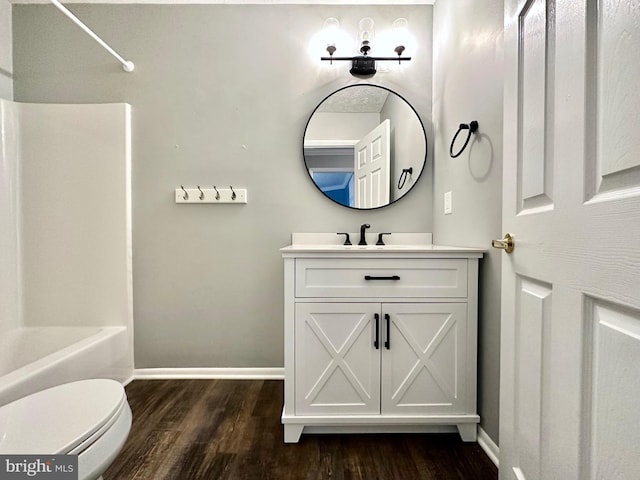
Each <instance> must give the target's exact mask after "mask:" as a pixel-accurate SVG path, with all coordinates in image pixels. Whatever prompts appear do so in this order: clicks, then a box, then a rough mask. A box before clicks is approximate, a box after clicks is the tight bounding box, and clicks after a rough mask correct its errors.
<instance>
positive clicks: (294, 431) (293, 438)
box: [284, 423, 304, 443]
mask: <svg viewBox="0 0 640 480" xmlns="http://www.w3.org/2000/svg"><path fill="white" fill-rule="evenodd" d="M303 429H304V425H298V424H295V423H294V424H291V423H289V424H285V426H284V443H298V442H299V441H300V435H302V430H303Z"/></svg>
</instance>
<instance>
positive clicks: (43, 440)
mask: <svg viewBox="0 0 640 480" xmlns="http://www.w3.org/2000/svg"><path fill="white" fill-rule="evenodd" d="M124 402H126V394H125V391H124V388H123V387H122V385H121V384H120V383H118V382H116V381H115V380H109V379H90V380H81V381H78V382H71V383H66V384H63V385H58V386H55V387H52V388H49V389H47V390H42V391H40V392H37V393H34V394H32V395H28V396H26V397H23V398H20V399H18V400H16V401H14V402H12V403H8V404H7V405H4V406H2V407H0V453H2V454H23V455H28V454H65V453H68V452H69V451H71V450H72V449H73V448H75V447H76V446H78V445H79V444H80V443H82V442H83V441H85V440H86V439H87V438H89V437H90V436H91V435H93V434H94V433H95V432H96V431H98V430H99V429H101V428H102V427H103V426H104V425H106V424H108V423H109V422H111V421H112V419H113V417H114V416H115V415H116V414H117V413H118V411H119V410H120V408H121V406H122V404H123V403H124Z"/></svg>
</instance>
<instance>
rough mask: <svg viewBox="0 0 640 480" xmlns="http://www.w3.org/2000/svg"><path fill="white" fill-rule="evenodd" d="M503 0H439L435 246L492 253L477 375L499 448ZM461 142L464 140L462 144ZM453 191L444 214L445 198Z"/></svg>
mask: <svg viewBox="0 0 640 480" xmlns="http://www.w3.org/2000/svg"><path fill="white" fill-rule="evenodd" d="M502 32H503V2H502V0H485V1H482V2H478V1H477V0H438V1H437V2H436V5H435V7H434V39H435V41H434V74H435V75H434V86H433V92H434V94H433V122H434V130H435V132H436V134H435V145H434V148H435V166H434V185H435V188H434V212H433V214H434V230H433V232H434V241H435V242H436V243H443V244H449V245H473V246H484V247H487V248H489V250H490V251H488V252H487V253H486V255H485V257H484V259H483V260H482V261H481V270H480V298H479V303H480V305H479V341H478V349H479V356H478V375H479V385H478V386H479V390H478V402H479V412H480V416H481V418H482V420H481V426H482V428H483V429H484V430H485V431H486V432H487V434H488V435H489V436H490V437H491V438H492V439H493V440H494V441H495V442H496V443H497V441H498V418H499V414H498V412H499V398H500V395H499V388H500V279H501V275H500V268H501V260H502V255H503V254H502V253H501V252H500V251H497V250H492V249H491V248H490V245H491V239H492V238H501V236H502V233H503V232H502V220H501V219H502V90H503V88H502V86H503V79H502V64H503V54H502ZM471 120H477V121H478V122H479V124H480V128H479V132H478V134H477V135H476V136H475V138H474V140H473V142H472V143H470V145H469V146H468V147H467V149H466V150H465V152H464V153H463V154H462V155H461V156H459V157H458V158H456V159H452V158H450V157H449V145H450V143H451V139H452V138H453V135H454V134H455V133H456V130H457V128H458V125H459V124H460V123H469V122H470V121H471ZM458 140H460V139H458ZM447 191H452V192H453V213H452V214H451V215H444V214H443V208H444V202H443V194H444V192H447Z"/></svg>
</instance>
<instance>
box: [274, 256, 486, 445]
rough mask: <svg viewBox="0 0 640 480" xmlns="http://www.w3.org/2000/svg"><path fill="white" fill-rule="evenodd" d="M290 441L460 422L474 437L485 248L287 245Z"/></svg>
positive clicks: (441, 427)
mask: <svg viewBox="0 0 640 480" xmlns="http://www.w3.org/2000/svg"><path fill="white" fill-rule="evenodd" d="M282 254H283V257H284V263H285V405H284V409H283V413H282V423H283V424H284V430H285V442H297V441H298V440H299V438H300V435H301V434H302V432H303V430H304V431H305V432H319V433H327V432H401V431H407V432H418V431H448V430H451V429H455V428H457V429H458V431H459V432H460V434H461V436H462V438H463V439H464V440H466V441H474V440H475V439H476V424H477V422H478V421H479V416H478V415H477V413H476V350H477V348H476V342H477V313H476V310H477V277H478V260H479V258H480V257H481V256H482V250H479V249H462V248H455V247H451V248H449V247H439V246H433V245H416V246H414V247H413V248H411V247H407V246H402V247H400V246H395V247H394V246H392V245H391V246H388V247H380V248H375V247H366V248H362V247H357V246H355V247H351V248H349V247H344V248H338V247H336V246H327V247H323V246H320V245H316V246H312V245H292V246H290V247H286V248H284V249H282Z"/></svg>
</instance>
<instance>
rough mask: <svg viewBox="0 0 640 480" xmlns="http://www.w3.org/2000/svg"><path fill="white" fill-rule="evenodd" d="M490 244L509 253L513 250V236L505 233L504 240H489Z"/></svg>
mask: <svg viewBox="0 0 640 480" xmlns="http://www.w3.org/2000/svg"><path fill="white" fill-rule="evenodd" d="M491 246H492V247H493V248H500V249H502V250H504V251H505V252H507V253H511V252H513V247H514V245H513V237H512V236H511V234H510V233H507V234H506V235H505V236H504V240H492V241H491Z"/></svg>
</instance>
